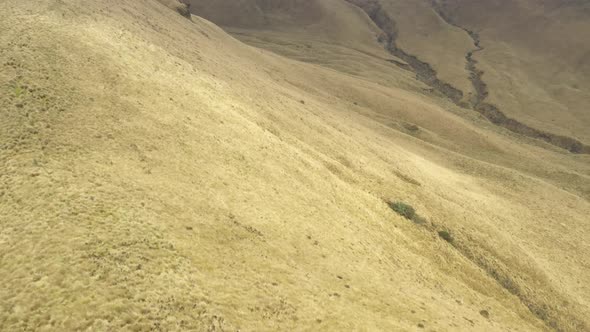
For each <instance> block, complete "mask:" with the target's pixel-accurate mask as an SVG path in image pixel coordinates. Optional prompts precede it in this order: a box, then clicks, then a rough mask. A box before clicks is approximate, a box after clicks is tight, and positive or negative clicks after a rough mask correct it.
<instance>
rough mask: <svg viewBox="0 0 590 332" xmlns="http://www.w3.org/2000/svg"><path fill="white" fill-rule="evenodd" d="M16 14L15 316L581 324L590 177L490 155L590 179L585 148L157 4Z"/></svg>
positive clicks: (41, 323)
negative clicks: (399, 208)
mask: <svg viewBox="0 0 590 332" xmlns="http://www.w3.org/2000/svg"><path fill="white" fill-rule="evenodd" d="M0 31H2V33H1V34H0V45H1V48H2V52H0V65H2V66H3V67H2V68H3V70H2V71H0V89H2V91H3V93H2V94H1V95H0V98H1V99H0V112H2V114H1V119H2V121H0V144H1V145H0V147H1V151H0V152H1V153H0V165H1V166H0V167H1V169H0V199H1V200H0V223H1V225H0V226H1V228H0V263H1V264H0V280H2V281H3V285H4V286H5V287H2V288H0V306H1V307H0V308H1V310H0V328H1V329H3V330H7V331H12V330H21V329H30V330H43V329H45V330H81V329H91V330H119V329H135V330H150V329H152V330H191V329H192V330H220V329H223V330H237V329H240V330H243V331H259V330H383V331H389V330H413V329H419V328H420V326H424V327H425V328H428V329H436V330H465V331H470V330H473V329H478V330H498V329H513V330H517V329H518V330H544V329H547V326H558V327H559V328H562V329H565V330H575V329H580V328H582V329H583V328H584V327H585V326H587V324H588V321H587V317H586V316H585V313H586V312H587V310H588V306H589V303H588V301H589V292H590V290H589V289H588V288H587V286H586V285H588V284H590V277H589V276H590V274H589V271H588V258H587V257H590V252H588V247H587V246H585V245H584V239H585V238H586V237H587V234H588V231H589V230H588V227H589V226H588V224H587V223H586V221H587V220H586V216H587V215H588V214H589V213H590V204H589V203H588V201H587V200H586V199H584V198H582V196H583V195H582V193H583V192H584V191H583V190H584V187H580V188H577V189H576V188H575V187H574V185H573V184H572V183H569V182H564V183H563V184H559V183H555V181H556V180H555V178H551V177H550V176H549V175H547V178H544V177H542V176H541V175H535V174H533V173H532V171H531V172H528V171H527V172H525V171H523V172H517V171H514V170H512V169H510V168H509V167H506V166H504V165H503V166H498V165H493V164H491V163H488V162H485V161H478V160H476V159H475V158H473V155H478V153H481V154H484V153H482V152H478V151H486V153H489V154H492V155H497V156H499V157H498V159H499V161H500V162H501V163H508V162H509V161H510V160H512V158H515V157H514V156H516V155H518V156H520V159H519V161H520V162H521V163H522V164H523V165H524V166H522V167H524V168H526V167H529V166H530V165H533V164H535V163H538V162H539V160H546V161H545V163H546V164H543V165H540V166H539V168H540V169H541V171H540V172H544V173H548V174H549V173H552V172H569V173H568V174H570V176H571V177H573V178H574V179H575V181H573V180H572V182H577V183H578V184H580V185H585V184H587V182H584V181H587V180H586V177H587V176H588V172H587V168H584V166H583V165H585V163H584V162H585V161H587V159H583V158H585V156H579V159H574V158H573V157H571V159H570V157H569V156H568V157H564V158H563V160H561V159H562V158H559V156H560V152H558V151H557V152H556V151H551V150H546V149H544V148H541V147H536V146H534V145H530V144H528V143H527V144H525V143H520V142H519V141H517V140H516V139H514V141H513V140H512V138H511V137H510V136H505V135H499V134H498V133H497V132H495V131H494V130H493V128H485V127H483V128H480V127H479V126H478V125H477V124H479V122H478V121H480V120H478V119H475V118H467V119H465V118H463V117H460V116H457V115H455V114H454V113H452V112H448V111H446V110H445V109H444V108H445V107H446V106H447V105H446V104H445V105H438V104H436V103H434V102H433V100H431V99H426V98H424V97H423V96H421V95H417V94H415V93H414V92H412V90H410V91H406V90H403V89H401V88H392V87H391V86H388V85H380V84H376V83H375V82H373V81H371V80H366V79H358V78H354V77H351V76H350V75H348V74H342V73H339V72H336V71H334V70H332V69H324V68H322V67H320V66H314V65H309V64H303V63H300V62H296V61H291V60H287V59H285V58H281V57H279V56H276V55H273V54H271V53H269V52H267V51H262V50H259V49H255V48H251V47H248V46H245V45H243V44H240V43H239V42H237V41H236V40H235V39H233V38H231V37H229V36H228V35H226V34H225V33H224V32H222V31H221V30H220V29H219V28H217V27H215V26H214V25H213V24H212V23H209V22H207V21H204V20H202V19H200V18H198V17H195V16H193V18H192V21H189V20H188V19H186V18H184V17H182V16H180V15H178V14H177V13H176V12H175V11H174V10H169V9H168V8H167V7H166V6H163V5H162V4H161V3H160V2H158V1H142V2H121V1H115V0H112V1H106V0H105V1H100V2H87V1H74V0H68V1H50V0H48V1H34V2H33V1H30V2H29V1H26V2H23V1H5V2H3V3H2V5H1V6H0ZM404 79H406V78H404ZM409 79H410V78H407V80H409ZM415 84H416V86H419V83H415ZM457 112H458V111H457ZM414 123H416V124H418V126H415V127H413V126H411V125H412V124H414ZM384 124H388V125H384ZM462 149H465V151H466V153H465V154H459V153H457V152H456V151H455V150H462ZM544 173H543V174H544ZM387 200H402V201H406V202H408V203H410V204H412V205H413V206H414V207H415V208H416V209H417V210H418V212H419V213H420V215H422V216H423V217H424V218H425V221H424V223H423V224H420V225H417V224H414V223H412V222H411V221H408V220H405V219H403V218H402V217H400V216H398V215H397V214H395V213H393V212H392V211H391V210H390V209H389V207H388V206H387V205H386V203H385V201H387ZM556 229H558V230H559V231H557V232H556V231H555V230H556ZM441 231H448V232H451V234H452V235H453V240H452V244H451V243H448V242H446V241H445V240H443V239H441V238H440V237H439V235H438V232H441ZM585 324H586V325H585Z"/></svg>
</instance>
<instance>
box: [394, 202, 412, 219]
mask: <svg viewBox="0 0 590 332" xmlns="http://www.w3.org/2000/svg"><path fill="white" fill-rule="evenodd" d="M387 204H388V205H389V207H390V208H391V209H392V210H393V211H395V212H397V213H398V214H399V215H400V216H402V217H405V218H406V219H409V220H412V219H413V218H414V217H415V216H416V210H414V208H413V207H412V206H410V205H408V204H406V203H403V202H389V203H387Z"/></svg>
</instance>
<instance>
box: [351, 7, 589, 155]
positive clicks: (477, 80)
mask: <svg viewBox="0 0 590 332" xmlns="http://www.w3.org/2000/svg"><path fill="white" fill-rule="evenodd" d="M346 1H347V2H349V3H351V4H353V5H355V6H357V7H359V8H360V9H362V10H363V11H364V12H365V13H366V14H367V15H368V16H369V18H371V20H372V21H373V22H374V23H375V25H376V26H377V27H379V28H380V29H381V30H382V31H383V36H382V37H380V40H379V41H380V42H382V43H383V44H384V45H385V48H386V49H387V50H388V51H389V52H390V53H391V54H392V55H394V56H396V57H398V58H400V59H402V60H404V61H405V62H406V63H408V65H409V68H407V66H403V67H404V68H406V69H410V70H412V71H413V72H414V73H415V74H416V78H417V79H418V80H420V81H422V82H423V83H425V84H426V85H428V86H430V87H432V88H434V89H435V90H436V91H438V92H439V93H441V94H443V95H444V96H446V97H447V98H449V99H450V100H451V101H453V102H454V103H455V104H456V105H457V106H460V107H464V108H469V109H472V110H474V111H476V112H478V113H480V114H481V115H483V116H484V117H485V118H486V119H488V120H489V121H490V122H492V123H493V124H495V125H497V126H500V127H504V128H506V129H508V130H510V131H512V132H514V133H517V134H520V135H523V136H527V137H530V138H534V139H539V140H543V141H545V142H547V143H549V144H552V145H554V146H557V147H559V148H562V149H566V150H568V151H570V152H571V153H576V154H590V146H588V145H585V144H583V143H582V142H580V141H578V140H576V139H574V138H571V137H567V136H561V135H556V134H552V133H548V132H545V131H542V130H539V129H536V128H533V127H530V126H528V125H526V124H524V123H521V122H519V121H517V120H515V119H512V118H509V117H508V116H506V115H505V114H504V113H503V112H501V111H500V109H499V108H498V107H497V106H496V105H493V104H491V103H488V102H486V99H487V97H488V95H489V91H488V86H487V84H486V83H485V82H484V80H483V75H484V72H483V71H481V70H480V69H478V68H477V60H475V54H476V53H477V52H481V51H483V50H484V48H483V47H482V46H481V41H480V38H479V35H478V34H477V33H476V32H474V31H471V30H469V29H467V28H465V27H462V26H459V25H458V24H456V23H454V22H453V20H452V19H450V17H448V16H447V15H445V12H444V10H443V8H441V7H440V5H439V4H438V3H437V2H436V1H434V0H430V3H431V5H432V8H433V9H434V10H435V12H436V13H437V14H438V15H439V16H440V17H441V19H443V20H444V21H445V22H446V23H447V24H449V25H452V26H454V27H457V28H459V29H461V30H463V31H465V32H466V33H467V34H468V35H469V37H470V38H471V40H472V41H473V45H474V47H475V49H473V50H472V51H470V52H468V53H467V54H466V56H465V61H466V65H465V68H466V69H467V71H468V72H469V80H470V81H471V83H472V85H473V89H474V91H475V95H474V96H473V98H471V100H470V102H469V103H465V102H463V101H462V100H463V96H464V93H463V91H461V90H459V89H457V88H456V87H454V86H452V85H451V84H449V83H447V82H444V81H442V80H441V79H439V78H438V76H437V72H436V70H434V69H433V68H432V66H430V65H429V64H428V63H426V62H424V61H421V60H419V59H418V58H417V57H416V56H414V55H411V54H408V53H406V52H405V51H404V50H402V49H401V48H400V47H399V46H398V45H397V37H398V31H397V26H396V23H395V21H394V20H393V19H392V18H391V17H390V16H389V15H388V14H387V12H386V11H385V10H384V9H383V8H382V6H381V3H380V2H379V0H346Z"/></svg>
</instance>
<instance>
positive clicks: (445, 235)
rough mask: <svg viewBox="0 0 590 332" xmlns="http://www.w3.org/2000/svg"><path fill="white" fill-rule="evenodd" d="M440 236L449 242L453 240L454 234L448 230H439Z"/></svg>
mask: <svg viewBox="0 0 590 332" xmlns="http://www.w3.org/2000/svg"><path fill="white" fill-rule="evenodd" d="M438 236H440V238H441V239H443V240H445V241H447V242H449V243H452V242H453V235H451V233H450V232H448V231H439V232H438Z"/></svg>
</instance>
